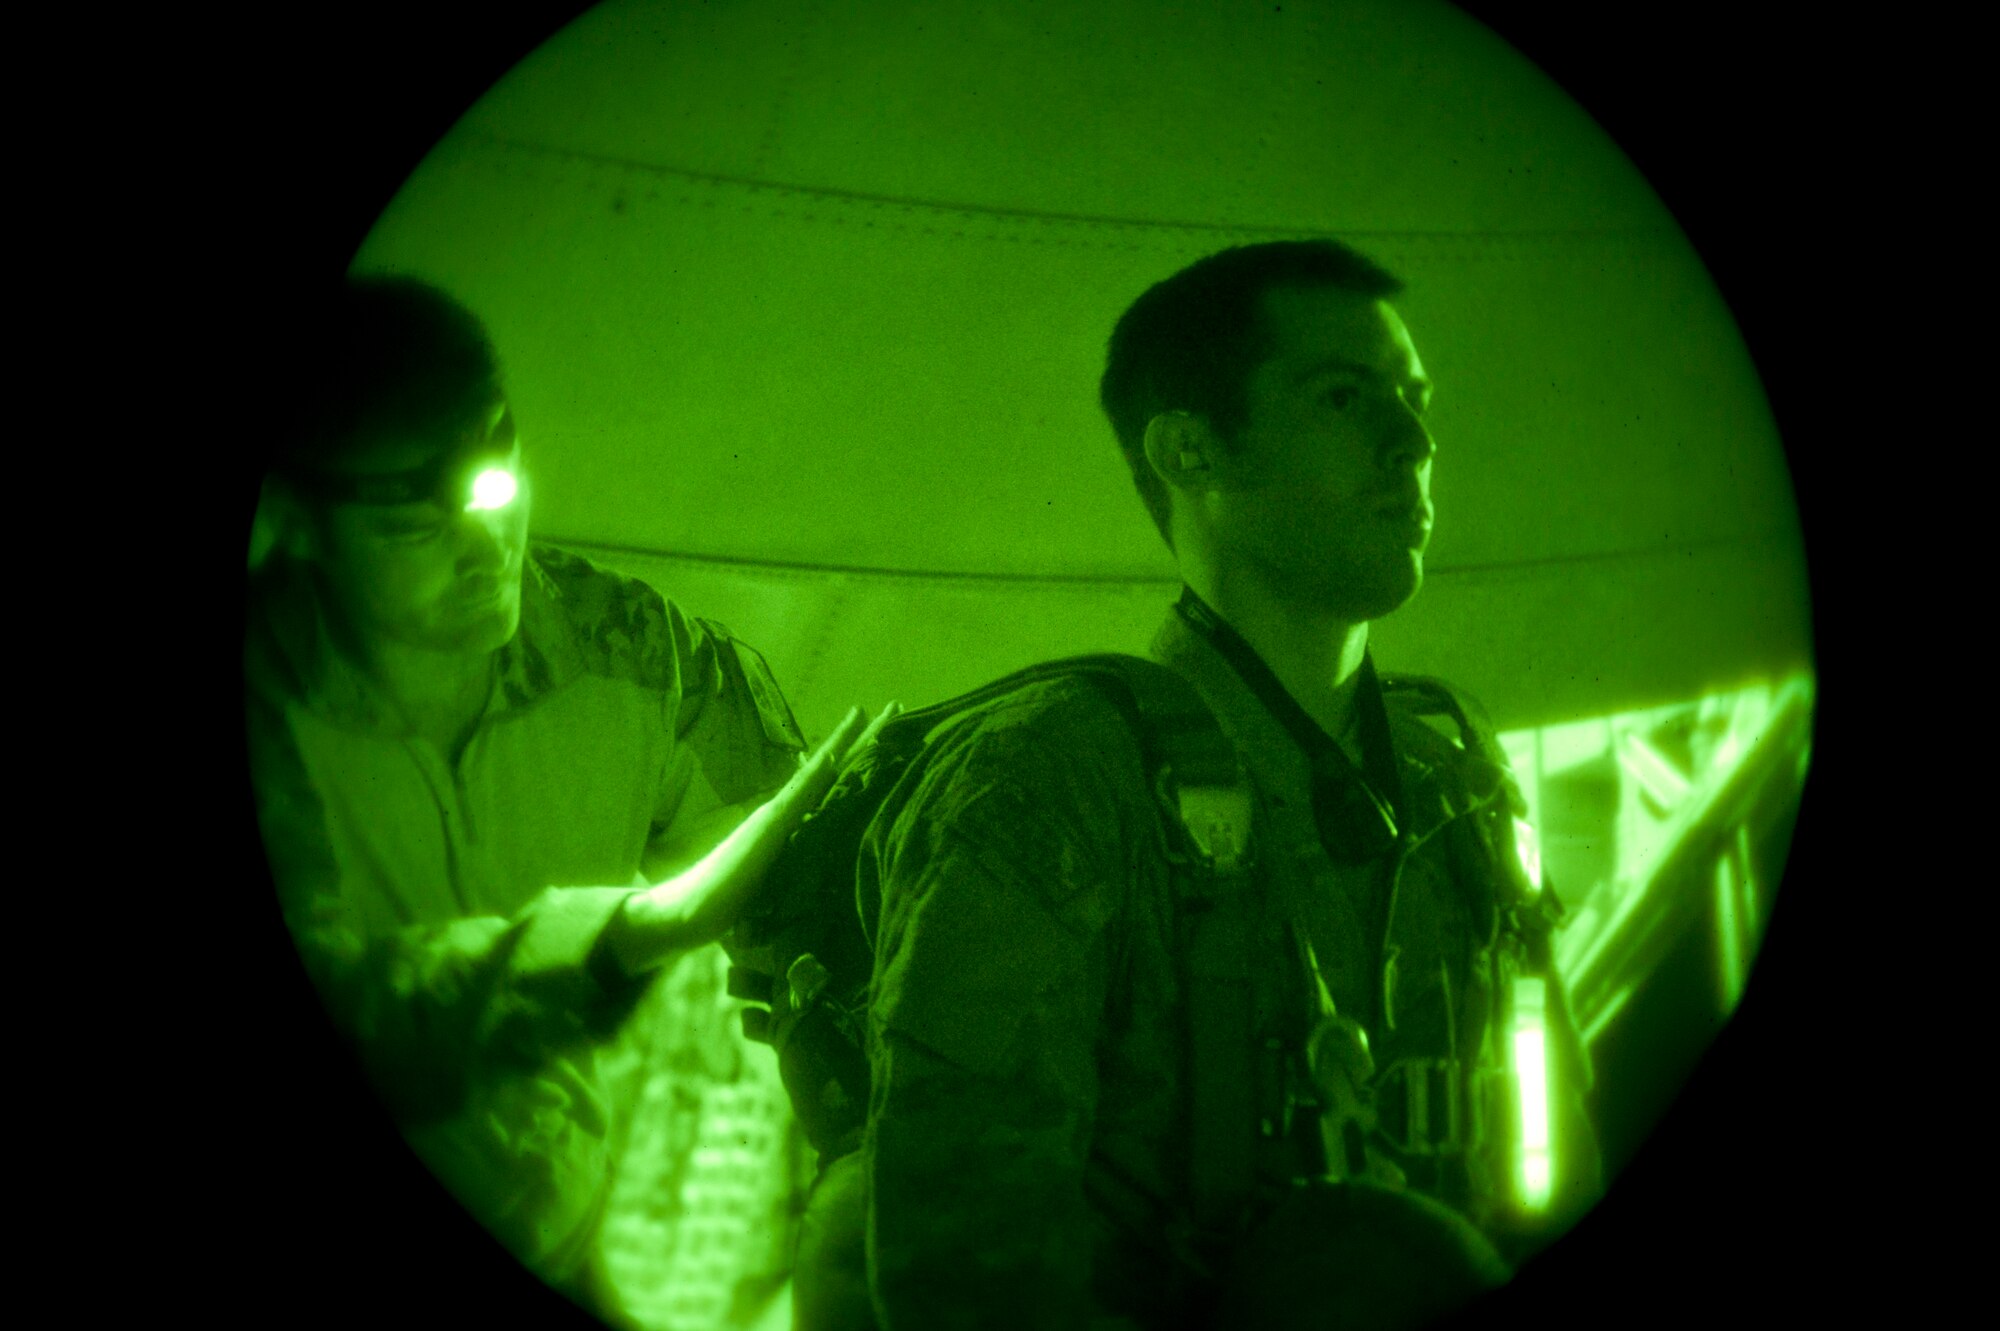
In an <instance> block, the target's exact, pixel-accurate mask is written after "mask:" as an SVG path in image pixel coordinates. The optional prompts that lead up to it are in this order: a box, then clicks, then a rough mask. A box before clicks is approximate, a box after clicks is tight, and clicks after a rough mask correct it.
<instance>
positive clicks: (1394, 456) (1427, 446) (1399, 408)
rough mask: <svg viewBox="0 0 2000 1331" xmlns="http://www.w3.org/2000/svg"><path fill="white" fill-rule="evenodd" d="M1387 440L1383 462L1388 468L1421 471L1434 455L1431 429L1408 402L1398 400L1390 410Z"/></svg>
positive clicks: (1434, 448) (1435, 445) (1434, 449)
mask: <svg viewBox="0 0 2000 1331" xmlns="http://www.w3.org/2000/svg"><path fill="white" fill-rule="evenodd" d="M1389 417H1390V419H1389V424H1388V427H1387V428H1388V438H1387V440H1386V441H1385V446H1384V449H1383V462H1384V463H1385V464H1386V465H1388V466H1391V467H1398V468H1400V467H1421V466H1423V465H1424V464H1425V463H1426V462H1429V461H1430V460H1431V457H1432V455H1434V454H1435V453H1436V452H1437V444H1436V442H1435V441H1433V440H1432V438H1431V432H1430V428H1429V427H1428V426H1426V425H1425V424H1424V419H1423V417H1421V416H1419V415H1418V414H1417V413H1416V411H1415V410H1414V409H1412V408H1411V407H1410V405H1409V404H1408V403H1407V402H1403V401H1401V400H1398V401H1397V402H1396V403H1395V404H1394V405H1392V406H1391V407H1390V408H1389Z"/></svg>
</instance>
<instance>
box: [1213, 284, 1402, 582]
mask: <svg viewBox="0 0 2000 1331" xmlns="http://www.w3.org/2000/svg"><path fill="white" fill-rule="evenodd" d="M1263 308H1264V319H1265V329H1266V332H1267V335H1268V339H1269V341H1268V346H1269V349H1270V355H1269V356H1268V358H1267V359H1266V360H1265V361H1264V362H1263V363H1262V364H1260V365H1259V366H1258V367H1257V368H1256V369H1255V370H1254V371H1253V372H1252V373H1251V376H1250V381H1249V383H1248V385H1247V388H1248V392H1247V395H1246V405H1247V407H1248V412H1247V416H1246V420H1245V424H1244V427H1243V428H1242V429H1241V430H1240V431H1239V432H1238V433H1237V436H1236V438H1235V440H1234V441H1233V443H1234V449H1233V451H1232V453H1231V455H1230V458H1229V461H1228V463H1227V472H1228V474H1229V477H1230V479H1231V482H1232V483H1230V484H1227V485H1225V486H1224V487H1223V488H1222V489H1221V490H1220V491H1219V492H1218V493H1217V494H1216V495H1215V496H1214V506H1213V508H1212V509H1211V513H1212V514H1213V516H1214V519H1215V524H1214V529H1215V534H1216V538H1217V540H1218V542H1219V543H1220V545H1221V548H1222V550H1223V551H1224V552H1225V555H1226V556H1233V557H1234V558H1236V559H1238V560H1241V561H1244V562H1246V563H1248V564H1250V565H1252V566H1254V567H1255V568H1257V569H1258V570H1259V571H1260V572H1261V573H1262V574H1263V575H1264V577H1265V578H1266V579H1267V580H1268V581H1269V582H1270V583H1271V585H1272V586H1273V587H1274V588H1276V589H1278V590H1280V591H1282V592H1283V593H1284V594H1286V595H1287V596H1288V597H1294V598H1298V599H1299V600H1301V601H1302V602H1303V603H1304V604H1307V605H1310V606H1313V607H1314V608H1316V609H1320V610H1324V611H1327V612H1329V613H1333V614H1336V615H1338V616H1340V617H1341V618H1344V619H1347V620H1349V621H1353V622H1360V621H1365V620H1372V619H1377V618H1380V617H1381V616H1383V615H1386V614H1388V613H1389V612H1390V611H1392V610H1395V609H1396V608H1398V607H1399V606H1401V605H1403V604H1404V603H1406V602H1407V601H1409V599H1410V598H1411V597H1412V596H1414V595H1416V592H1417V589H1418V587H1420V586H1421V585H1422V583H1423V576H1424V547H1425V546H1426V545H1428V544H1429V543H1430V530H1431V504H1430V482H1431V456H1432V453H1433V452H1434V451H1435V449H1434V446H1433V445H1432V443H1431V437H1430V433H1429V431H1428V430H1426V429H1425V428H1424V423H1423V415H1424V411H1425V408H1426V407H1427V406H1428V405H1429V400H1430V381H1429V380H1428V379H1427V378H1425V376H1424V368H1423V363H1422V362H1421V361H1420V360H1418V358H1417V350H1416V347H1415V346H1414V345H1412V343H1411V341H1410V334H1409V330H1408V329H1406V328H1404V327H1403V321H1402V320H1401V319H1400V318H1398V317H1397V315H1396V312H1395V311H1394V310H1392V309H1391V308H1389V306H1388V305H1387V304H1385V303H1384V302H1382V301H1379V300H1371V299H1369V298H1368V297H1365V296H1358V295H1354V294H1352V293H1350V292H1345V291H1340V290H1337V289H1332V288H1324V287H1282V288H1276V289H1273V290H1271V291H1269V292H1267V293H1266V294H1265V297H1264V307H1263Z"/></svg>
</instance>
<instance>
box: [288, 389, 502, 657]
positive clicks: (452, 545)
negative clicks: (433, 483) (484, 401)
mask: <svg viewBox="0 0 2000 1331" xmlns="http://www.w3.org/2000/svg"><path fill="white" fill-rule="evenodd" d="M471 433H473V434H474V435H475V436H476V437H479V438H480V439H481V440H482V441H483V442H484V443H486V444H488V445H490V446H491V447H492V449H493V451H494V452H495V454H496V455H499V456H505V457H506V458H507V459H508V464H507V465H508V466H509V468H510V469H511V470H512V471H513V472H514V474H515V475H516V476H519V475H520V463H521V446H520V441H519V440H518V439H516V438H515V437H514V425H513V418H512V416H511V415H510V414H509V413H508V411H507V409H506V404H505V403H504V402H500V403H495V404H494V406H493V407H492V408H491V409H490V411H489V412H488V413H487V414H486V415H485V417H484V418H483V420H482V421H481V422H480V423H478V424H477V425H475V426H474V427H473V430H472V431H471ZM437 451H438V450H437V447H436V445H435V444H405V445H389V446H385V447H382V448H379V449H376V450H374V451H372V452H371V453H369V454H368V455H367V456H366V457H364V458H362V459H359V460H357V462H356V463H355V464H354V465H353V467H352V471H353V472H355V473H384V472H400V471H406V470H409V469H412V468H416V467H421V466H423V465H425V464H426V463H428V462H429V461H431V460H432V459H433V458H434V457H435V456H436V455H437ZM323 530H324V533H325V540H324V543H323V546H322V548H321V552H320V555H321V557H320V560H319V563H320V568H321V570H322V572H323V573H324V574H325V577H326V581H327V584H328V586H329V588H330V590H331V591H332V593H333V596H334V598H335V600H336V601H337V603H338V605H339V608H340V610H341V612H342V613H343V614H344V616H345V618H346V620H347V623H348V624H349V626H350V627H351V628H352V629H353V630H354V631H355V632H356V633H357V634H358V635H360V637H361V638H362V639H363V642H364V644H367V645H378V644H389V643H393V644H396V645H399V646H402V647H414V648H419V649H423V650H428V651H434V652H444V653H448V654H458V655H474V654H479V653H484V652H492V651H495V650H497V649H498V648H500V647H502V646H504V645H505V644H506V643H507V641H508V640H509V639H511V638H512V637H513V636H514V633H515V630H516V629H518V628H519V627H520V622H521V571H522V561H523V558H524V556H525V554H526V551H527V545H528V493H527V487H526V483H525V481H523V482H522V484H521V488H520V491H519V493H517V494H515V495H514V497H513V498H512V500H511V501H510V502H508V503H505V504H502V505H500V506H499V507H493V508H473V509H470V510H466V509H463V508H459V509H457V510H456V511H454V510H453V509H452V507H451V506H449V505H447V504H445V503H442V502H423V503H409V504H358V503H339V504H334V505H331V506H330V507H329V508H328V509H327V510H326V521H325V524H324V528H323Z"/></svg>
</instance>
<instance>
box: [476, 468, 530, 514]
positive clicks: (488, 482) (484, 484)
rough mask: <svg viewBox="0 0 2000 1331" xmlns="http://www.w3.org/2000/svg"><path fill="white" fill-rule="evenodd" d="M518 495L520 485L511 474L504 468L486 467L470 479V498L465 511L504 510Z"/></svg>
mask: <svg viewBox="0 0 2000 1331" xmlns="http://www.w3.org/2000/svg"><path fill="white" fill-rule="evenodd" d="M519 493H521V483H520V482H519V481H517V480H516V479H514V473H513V472H511V471H509V470H508V469H507V468H505V467H488V468H486V469H485V470H483V471H481V472H480V473H479V474H478V475H477V476H475V477H473V478H472V498H471V499H470V500H469V501H467V503H466V505H465V511H466V512H468V513H476V512H480V511H482V510H487V509H495V508H505V507H507V505H509V504H511V503H513V502H514V496H515V495H518V494H519Z"/></svg>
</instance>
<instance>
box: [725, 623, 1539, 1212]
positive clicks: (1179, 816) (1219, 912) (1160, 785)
mask: <svg viewBox="0 0 2000 1331" xmlns="http://www.w3.org/2000/svg"><path fill="white" fill-rule="evenodd" d="M1056 679H1080V680H1084V681H1087V682H1088V683H1090V684H1091V685H1093V686H1094V687H1096V688H1098V689H1099V690H1100V691H1101V692H1102V694H1103V695H1104V697H1105V698H1106V699H1107V700H1108V701H1110V702H1111V703H1112V704H1113V705H1115V706H1116V707H1118V708H1119V710H1120V711H1121V712H1122V713H1123V714H1124V715H1125V718H1126V720H1127V722H1128V724H1129V726H1130V729H1131V732H1132V734H1133V735H1134V737H1135V738H1136V739H1137V740H1138V742H1139V749H1140V753H1141V757H1142V762H1143V764H1144V768H1145V770H1144V772H1143V773H1142V774H1141V775H1143V777H1144V779H1145V781H1146V784H1147V788H1148V789H1149V790H1150V791H1151V792H1152V794H1153V796H1154V802H1155V805H1156V807H1157V809H1158V811H1159V814H1160V818H1161V827H1162V831H1163V834H1164V836H1163V844H1164V845H1165V846H1166V847H1167V853H1168V859H1169V864H1170V870H1171V874H1170V877H1171V881H1172V884H1173V891H1174V894H1175V897H1176V910H1175V914H1176V918H1177V920H1178V928H1179V931H1180V936H1179V939H1178V956H1179V958H1180V960H1181V965H1182V967H1183V976H1184V984H1183V993H1184V994H1185V996H1186V997H1185V1004H1186V1012H1185V1021H1186V1026H1185V1029H1186V1031H1187V1036H1188V1042H1187V1046H1186V1047H1187V1049H1188V1057H1189V1060H1190V1063H1189V1067H1188V1074H1189V1075H1188V1078H1187V1087H1188V1094H1189V1096H1190V1104H1189V1110H1190V1115H1189V1123H1190V1125H1191V1131H1192V1133H1193V1136H1194V1140H1193V1143H1192V1145H1193V1147H1194V1149H1193V1150H1192V1151H1191V1152H1190V1177H1189V1178H1188V1180H1187V1191H1186V1194H1185V1197H1186V1203H1187V1214H1186V1216H1185V1217H1184V1219H1185V1222H1186V1223H1187V1224H1188V1225H1189V1226H1190V1227H1191V1229H1192V1230H1193V1231H1194V1232H1197V1233H1209V1234H1223V1233H1228V1232H1231V1231H1233V1230H1235V1229H1237V1228H1238V1227H1239V1226H1240V1225H1241V1224H1242V1223H1243V1221H1244V1219H1245V1216H1246V1208H1247V1207H1248V1206H1249V1204H1250V1202H1251V1199H1252V1197H1253V1194H1254V1192H1255V1181H1256V1176H1257V1150H1258V1146H1257V1143H1258V1140H1259V1132H1258V1123H1259V1119H1260V1116H1264V1115H1267V1114H1268V1113H1270V1111H1271V1106H1269V1105H1267V1104H1265V1103H1264V1100H1265V1099H1266V1098H1267V1097H1268V1095H1269V1094H1270V1093H1271V1090H1272V1088H1271V1087H1270V1086H1269V1085H1267V1084H1266V1083H1268V1082H1270V1081H1271V1079H1270V1078H1269V1077H1260V1076H1259V1075H1258V1071H1259V1068H1258V1064H1257V1054H1256V1051H1257V1040H1256V1038H1255V1030H1254V1016H1253V1001H1252V985H1251V977H1252V966H1253V959H1252V956H1251V932H1250V930H1251V923H1250V914H1251V912H1250V910H1249V904H1250V889H1251V886H1252V884H1251V881H1250V876H1249V875H1250V870H1251V867H1252V854H1253V843H1252V837H1251V831H1252V827H1251V823H1252V809H1253V800H1252V796H1251V791H1250V786H1249V782H1248V780H1247V778H1246V777H1245V775H1244V772H1243V769H1242V766H1241V763H1240V760H1239V758H1238V756H1237V754H1236V750H1235V747H1234V745H1233V744H1232V743H1231V742H1230V740H1229V738H1228V737H1227V736H1226V735H1225V734H1224V733H1223V731H1222V728H1221V726H1220V724H1219V723H1218V722H1217V721H1216V719H1215V716H1214V714H1213V713H1212V712H1211V711H1210V710H1209V708H1208V706H1207V704H1206V703H1205V702H1204V701H1203V700H1202V699H1201V697H1200V695H1199V694H1197V693H1196V691H1195V690H1194V688H1193V686H1192V685H1190V684H1189V683H1188V682H1187V681H1186V680H1185V679H1183V678H1182V677H1181V676H1180V675H1179V674H1177V673H1175V672H1174V671H1173V670H1170V669H1168V668H1167V667H1166V666H1163V665H1160V664H1158V663H1157V662H1154V661H1150V660H1146V659H1143V658H1140V657H1135V656H1125V655H1114V654H1101V655H1093V656H1079V657H1071V658H1067V659H1064V660H1059V661H1053V662H1048V663H1045V664H1041V665H1036V666H1031V667H1028V668H1027V669H1024V670H1021V671H1017V672H1015V673H1013V674H1011V675H1007V676H1005V677H1003V678H1001V679H998V680H996V681H994V682H992V683H990V684H987V685H985V686H984V687H982V688H979V689H976V690H973V691H972V692H969V693H965V694H961V695H959V696H957V697H955V698H951V699H948V700H946V701H943V702H939V703H935V704H932V705H931V706H928V707H924V708H921V709H918V710H914V711H910V712H907V713H904V714H903V715H901V716H898V717H896V718H894V719H893V720H891V721H890V722H888V723H887V724H885V725H884V726H883V727H882V729H881V731H880V733H879V734H878V736H877V739H876V741H875V742H874V743H873V744H871V745H870V746H868V747H867V748H866V749H863V750H861V751H859V752H857V753H855V754H853V755H851V756H850V757H849V759H848V760H847V763H846V765H845V766H844V767H843V769H842V771H841V772H840V774H839V776H838V778H837V779H836V781H835V783H834V785H833V787H832V789H831V791H830V792H829V793H828V795H827V797H826V799H825V800H824V801H823V802H822V804H821V806H820V807H819V809H818V810H817V811H816V812H815V813H814V814H813V815H811V816H810V817H809V818H808V819H807V820H806V822H805V823H804V824H803V825H802V826H801V827H800V828H799V830H798V831H797V832H796V833H795V834H794V836H793V839H792V841H791V842H790V843H789V844H788V846H787V847H786V849H785V851H784V853H783V855H782V857H781V859H780V861H779V863H778V864H777V865H776V866H775V867H774V868H773V870H772V872H771V875H770V878H769V880H768V882H769V884H770V886H769V888H768V889H767V891H766V892H765V894H764V895H763V897H762V898H761V899H760V900H759V901H758V902H757V903H756V904H755V905H754V906H753V907H752V908H751V909H750V910H748V911H746V912H745V914H744V915H743V916H742V917H741V918H740V919H739V921H738V923H737V926H736V928H735V929H734V931H733V932H732V934H731V936H730V937H729V938H728V939H727V940H726V941H725V946H726V948H727V950H728V952H729V954H730V958H731V960H732V962H733V965H732V967H731V969H730V973H729V989H730V993H731V994H732V995H734V996H735V997H738V998H742V999H747V1000H749V1001H750V1003H751V1004H753V1006H750V1007H747V1008H746V1009H745V1010H744V1012H743V1014H742V1016H743V1029H744V1033H745V1035H746V1036H747V1037H748V1038H750V1039H752V1040H756V1041H758V1042H760V1043H765V1044H768V1045H770V1046H771V1047H772V1048H773V1049H774V1050H775V1051H776V1053H777V1056H778V1064H779V1069H780V1073H781V1076H782V1077H783V1080H784V1083H785V1088H786V1092H787V1094H788V1095H789V1097H790V1099H791V1103H792V1107H793V1110H794V1112H795V1113H796V1115H797V1117H798V1120H799V1122H800V1125H801V1127H802V1128H803V1130H804V1131H805V1134H806V1136H807V1138H808V1140H809V1141H810V1142H811V1143H812V1145H813V1147H814V1149H815V1150H816V1151H817V1152H818V1153H819V1155H820V1158H821V1159H822V1161H828V1160H833V1159H837V1158H839V1157H841V1156H844V1155H847V1154H849V1153H850V1152H853V1151H855V1150H857V1149H859V1147H860V1146H861V1144H862V1138H863V1133H864V1130H865V1128H866V1123H867V1114H868V1101H869V1066H868V1059H867V1055H866V1048H867V1040H866V1034H867V1022H868V1003H869V998H870V989H869V986H870V981H871V979H872V975H873V968H874V936H873V935H874V925H875V922H876V920H877V919H878V918H879V914H880V903H879V901H866V900H860V899H858V895H857V876H856V873H855V865H856V860H857V855H858V853H859V848H860V846H861V844H862V840H863V837H864V835H865V834H866V832H867V830H868V827H869V824H870V823H871V821H872V820H873V819H874V817H875V815H876V813H877V811H878V810H879V809H880V807H881V806H882V804H883V803H884V801H885V800H886V799H887V798H888V795H889V792H890V791H891V790H892V789H893V788H894V787H895V786H896V784H897V782H898V781H899V780H900V779H901V778H902V777H903V775H904V774H905V773H906V772H908V771H909V770H910V769H911V768H912V766H913V765H915V764H917V763H919V762H920V761H922V759H923V757H924V756H925V753H926V751H927V748H928V746H929V743H930V741H931V738H932V737H933V736H934V735H935V734H936V733H937V732H938V730H939V729H940V727H942V726H944V725H946V724H947V723H949V722H952V721H954V720H957V719H959V718H962V717H965V716H969V715H970V714H972V713H974V712H976V711H977V710H978V709H980V708H981V707H984V706H987V705H990V704H992V703H994V702H996V701H998V700H999V699H1001V698H1003V697H1005V696H1007V695H1008V694H1010V693H1013V692H1014V691H1016V690H1018V689H1020V688H1023V687H1025V686H1027V685H1030V684H1034V683H1038V682H1046V681H1051V680H1056ZM1383 689H1384V693H1385V695H1389V694H1393V695H1395V701H1396V704H1397V705H1398V707H1399V709H1400V710H1403V711H1405V712H1410V713H1414V714H1418V715H1423V714H1430V715H1436V716H1438V718H1439V719H1440V720H1447V721H1448V722H1449V723H1455V724H1453V728H1454V729H1456V730H1458V731H1459V733H1460V734H1461V735H1462V736H1463V739H1462V741H1461V742H1462V744H1463V745H1464V747H1465V749H1466V751H1467V753H1468V755H1469V756H1470V755H1480V754H1482V753H1483V752H1491V750H1493V749H1497V743H1495V742H1494V741H1493V738H1492V736H1491V732H1490V728H1489V727H1487V726H1486V725H1485V724H1484V718H1483V717H1477V718H1475V717H1472V716H1468V715H1467V712H1466V710H1465V709H1464V708H1463V707H1462V706H1461V705H1460V704H1459V700H1458V699H1457V698H1456V697H1455V696H1454V695H1453V694H1452V692H1451V691H1450V690H1449V689H1447V688H1445V687H1444V686H1443V685H1441V684H1437V683H1436V682H1435V681H1431V680H1427V679H1421V678H1415V677H1400V678H1396V679H1393V680H1391V679H1384V681H1383ZM1504 808H1505V805H1504V802H1502V803H1501V804H1500V805H1499V806H1498V807H1496V808H1495V809H1494V813H1495V814H1497V815H1499V816H1500V818H1501V819H1502V820H1503V821H1511V820H1507V819H1506V818H1505V814H1504V812H1503V810H1504ZM1496 830H1497V829H1496ZM1506 835H1507V838H1508V840H1511V829H1509V830H1508V832H1507V834H1506ZM1495 839H1496V840H1498V838H1497V837H1496V838H1495ZM1510 849H1511V848H1510ZM1508 859H1510V860H1511V859H1512V856H1511V854H1510V855H1508ZM1507 867H1508V868H1510V869H1512V870H1513V872H1515V873H1517V874H1518V872H1519V869H1518V867H1517V865H1509V866H1507ZM1531 932H1538V931H1531Z"/></svg>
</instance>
